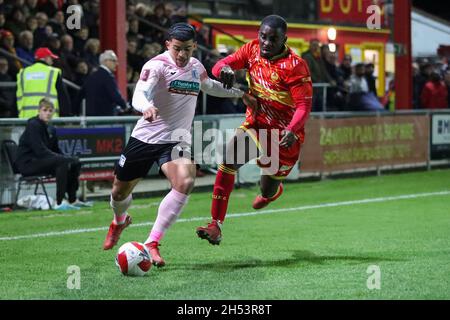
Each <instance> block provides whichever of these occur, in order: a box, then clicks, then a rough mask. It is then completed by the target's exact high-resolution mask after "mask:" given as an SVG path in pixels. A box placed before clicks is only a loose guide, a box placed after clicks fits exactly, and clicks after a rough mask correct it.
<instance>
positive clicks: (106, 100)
mask: <svg viewBox="0 0 450 320" xmlns="http://www.w3.org/2000/svg"><path fill="white" fill-rule="evenodd" d="M100 64H101V65H100V68H98V70H97V71H95V72H94V73H92V74H91V75H90V76H89V77H88V78H87V79H86V82H85V83H84V85H83V88H82V89H81V91H80V94H79V96H78V99H77V104H76V105H77V106H79V105H80V102H81V100H82V99H83V98H86V115H87V116H114V115H117V106H120V107H121V108H122V109H123V110H127V109H128V106H127V103H126V102H125V100H124V98H123V97H122V95H121V94H120V92H119V88H118V87H117V82H116V79H115V78H114V74H113V72H115V71H116V69H117V65H118V59H117V56H116V54H115V53H114V51H112V50H106V51H105V52H103V53H102V54H101V55H100Z"/></svg>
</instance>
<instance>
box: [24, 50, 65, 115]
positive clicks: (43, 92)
mask: <svg viewBox="0 0 450 320" xmlns="http://www.w3.org/2000/svg"><path fill="white" fill-rule="evenodd" d="M34 57H35V59H36V62H35V63H34V64H33V65H31V66H29V67H26V68H24V69H21V70H20V72H19V74H18V76H17V109H18V112H19V118H31V117H34V116H36V114H37V113H38V110H39V101H41V99H42V98H44V97H46V98H48V99H49V100H50V101H51V102H52V103H53V104H54V105H55V114H56V116H58V115H59V116H68V115H70V111H71V107H70V101H69V97H68V94H67V90H66V88H65V86H64V84H63V81H62V75H61V69H58V68H55V67H53V62H54V59H58V58H59V57H58V56H56V55H54V54H53V53H52V52H51V51H50V50H49V49H48V48H39V49H37V50H36V53H35V56H34Z"/></svg>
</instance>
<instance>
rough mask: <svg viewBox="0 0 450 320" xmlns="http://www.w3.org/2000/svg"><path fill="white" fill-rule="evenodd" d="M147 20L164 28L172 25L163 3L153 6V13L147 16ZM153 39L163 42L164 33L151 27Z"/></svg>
mask: <svg viewBox="0 0 450 320" xmlns="http://www.w3.org/2000/svg"><path fill="white" fill-rule="evenodd" d="M148 20H149V21H150V22H152V23H154V24H156V25H158V26H160V27H162V28H164V29H168V28H170V26H171V25H172V23H171V21H170V18H169V17H168V16H167V15H166V8H165V4H164V3H159V4H157V5H156V6H155V8H154V10H153V14H152V15H150V16H149V17H148ZM152 38H153V40H154V41H156V42H158V43H160V44H161V45H163V44H164V40H165V34H164V32H162V31H161V30H158V29H156V28H154V29H153V36H152Z"/></svg>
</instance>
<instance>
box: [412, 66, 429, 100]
mask: <svg viewBox="0 0 450 320" xmlns="http://www.w3.org/2000/svg"><path fill="white" fill-rule="evenodd" d="M419 70H420V72H419V74H418V75H417V76H416V77H414V78H413V86H414V88H413V104H414V108H415V109H421V108H424V106H423V105H422V103H421V95H422V91H423V88H424V87H425V84H426V83H427V82H428V81H429V80H430V76H431V73H432V72H433V65H432V64H431V63H430V62H429V61H423V62H422V63H420V64H419Z"/></svg>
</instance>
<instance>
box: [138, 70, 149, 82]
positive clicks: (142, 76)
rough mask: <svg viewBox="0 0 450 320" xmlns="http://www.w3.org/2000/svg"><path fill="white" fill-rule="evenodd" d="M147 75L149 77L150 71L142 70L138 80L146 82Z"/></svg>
mask: <svg viewBox="0 0 450 320" xmlns="http://www.w3.org/2000/svg"><path fill="white" fill-rule="evenodd" d="M149 75H150V70H148V69H145V70H142V73H141V79H140V80H142V81H147V80H148V76H149Z"/></svg>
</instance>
